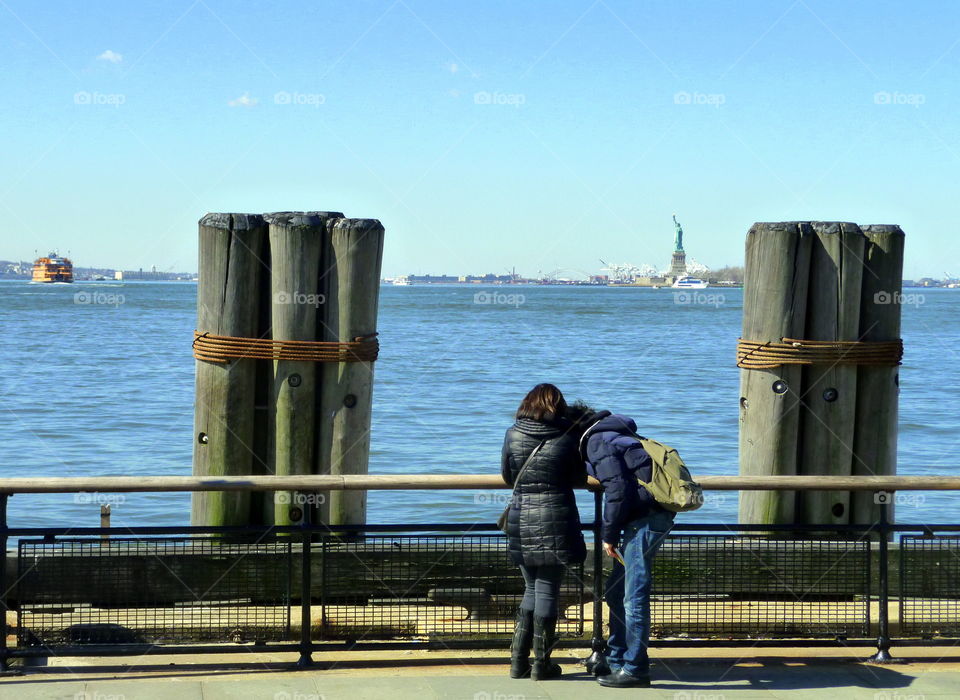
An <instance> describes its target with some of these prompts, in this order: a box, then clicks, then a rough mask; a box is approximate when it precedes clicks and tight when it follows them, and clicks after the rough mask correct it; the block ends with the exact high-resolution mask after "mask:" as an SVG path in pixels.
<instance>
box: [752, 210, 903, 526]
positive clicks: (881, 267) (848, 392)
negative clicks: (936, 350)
mask: <svg viewBox="0 0 960 700" xmlns="http://www.w3.org/2000/svg"><path fill="white" fill-rule="evenodd" d="M903 240H904V234H903V231H902V230H901V229H900V227H898V226H865V227H860V226H857V225H856V224H853V223H846V222H779V223H757V224H754V226H753V227H752V228H751V229H750V232H749V233H748V235H747V245H746V277H745V282H744V300H743V335H742V338H743V339H744V340H749V341H755V342H761V343H763V342H773V343H779V342H781V341H783V339H784V338H788V339H802V340H808V341H866V342H873V341H895V340H898V339H899V337H900V301H901V299H902V297H901V284H902V280H901V275H902V268H903ZM898 374H899V372H898V367H897V366H896V365H895V364H889V365H882V366H873V365H852V364H843V363H837V362H830V363H824V364H813V365H796V364H785V365H780V366H777V367H773V368H769V369H743V370H741V380H740V473H741V474H742V475H744V476H764V475H806V476H869V475H876V476H886V475H892V474H894V473H896V446H897V394H898ZM876 516H877V509H876V505H875V504H874V502H873V494H871V493H866V492H863V493H854V494H851V493H850V492H845V491H804V492H802V493H800V492H789V491H781V492H759V491H758V492H744V493H742V494H741V497H740V521H741V522H744V523H792V522H798V523H816V524H820V523H827V524H844V523H871V522H874V521H875V520H876Z"/></svg>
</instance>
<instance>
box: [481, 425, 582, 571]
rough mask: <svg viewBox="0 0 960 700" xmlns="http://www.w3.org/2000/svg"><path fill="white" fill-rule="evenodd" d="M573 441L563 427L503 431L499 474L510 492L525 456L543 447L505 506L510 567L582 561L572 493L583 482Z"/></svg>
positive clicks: (522, 427) (576, 436)
mask: <svg viewBox="0 0 960 700" xmlns="http://www.w3.org/2000/svg"><path fill="white" fill-rule="evenodd" d="M578 439H579V434H577V433H574V432H572V431H571V426H570V423H568V422H566V421H561V422H556V423H541V422H539V421H535V420H530V419H527V418H518V419H517V421H516V423H514V424H513V426H512V427H511V428H510V429H508V430H507V434H506V436H505V437H504V440H503V454H502V459H501V465H500V473H501V475H502V476H503V480H504V481H505V482H506V483H508V484H510V485H511V486H512V485H513V483H514V480H515V479H516V478H517V474H518V473H519V472H520V469H521V467H522V466H523V463H524V461H525V460H526V459H527V457H528V456H529V455H530V453H531V452H533V450H534V448H535V447H536V446H537V445H539V444H540V443H541V442H543V443H544V444H543V447H541V448H540V449H539V450H538V451H537V454H535V455H534V456H533V459H532V461H531V462H530V464H529V465H527V469H526V471H525V472H524V473H523V478H522V479H521V480H520V484H519V486H517V490H516V498H514V499H513V501H512V503H511V506H510V513H509V515H508V518H507V537H508V540H509V551H510V558H511V559H512V560H513V562H514V563H516V564H524V565H525V566H544V565H550V564H579V563H581V562H582V561H583V560H584V559H585V558H586V554H587V550H586V547H585V546H584V543H583V533H582V532H581V531H580V514H579V512H578V511H577V501H576V498H575V496H574V493H573V488H574V487H575V486H580V485H582V484H584V483H586V479H587V474H586V469H585V467H584V464H583V461H582V460H581V459H580V454H579V450H578V444H577V443H578Z"/></svg>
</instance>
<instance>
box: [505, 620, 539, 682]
mask: <svg viewBox="0 0 960 700" xmlns="http://www.w3.org/2000/svg"><path fill="white" fill-rule="evenodd" d="M532 644H533V611H532V610H524V609H523V608H520V609H519V610H517V624H516V627H514V628H513V643H512V644H511V645H510V677H511V678H526V677H527V676H529V675H530V647H531V645H532Z"/></svg>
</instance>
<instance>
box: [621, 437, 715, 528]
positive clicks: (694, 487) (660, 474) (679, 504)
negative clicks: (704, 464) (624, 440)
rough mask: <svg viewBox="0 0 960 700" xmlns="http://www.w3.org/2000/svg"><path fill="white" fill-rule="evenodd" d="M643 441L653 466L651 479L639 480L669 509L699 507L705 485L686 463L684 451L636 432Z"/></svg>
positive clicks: (701, 503) (693, 508)
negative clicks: (693, 474) (682, 455)
mask: <svg viewBox="0 0 960 700" xmlns="http://www.w3.org/2000/svg"><path fill="white" fill-rule="evenodd" d="M634 437H636V438H637V440H639V441H640V445H641V446H642V447H643V449H644V450H646V452H647V454H648V455H650V459H651V460H652V461H653V466H652V467H651V468H650V473H651V477H650V481H649V483H648V482H645V481H640V480H639V479H637V481H639V482H640V485H641V486H643V487H644V488H645V489H646V490H647V491H649V492H650V495H651V496H653V498H654V500H656V502H657V503H659V504H660V505H661V506H663V507H664V508H666V509H667V510H670V511H673V512H674V513H683V512H686V511H688V510H696V509H697V508H699V507H700V506H702V505H703V489H702V488H701V487H700V484H698V483H697V482H696V481H694V480H693V477H692V476H691V475H690V470H689V469H687V465H686V464H684V463H683V459H681V457H680V454H679V453H678V452H677V451H676V450H675V449H673V448H672V447H670V446H668V445H664V444H663V443H660V442H657V441H656V440H650V439H648V438H645V437H642V436H640V435H636V434H635V435H634Z"/></svg>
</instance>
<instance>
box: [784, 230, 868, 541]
mask: <svg viewBox="0 0 960 700" xmlns="http://www.w3.org/2000/svg"><path fill="white" fill-rule="evenodd" d="M812 226H813V231H814V234H815V236H814V238H813V239H812V252H811V256H810V284H809V288H808V289H809V291H808V297H807V313H806V316H807V320H806V331H805V333H804V335H803V336H801V337H802V338H803V339H804V340H840V341H851V340H859V339H860V338H859V335H858V331H859V328H860V287H861V281H862V279H863V255H864V252H863V251H864V241H865V239H864V236H863V233H862V232H861V231H860V227H859V226H857V225H856V224H853V223H837V222H820V221H814V222H812ZM801 387H802V396H801V404H802V406H803V410H802V420H801V425H800V444H799V458H798V469H797V473H798V474H807V475H821V476H828V475H829V476H849V475H850V474H852V473H853V462H854V456H853V429H854V422H855V420H856V411H857V367H856V366H855V365H841V364H836V363H829V364H815V365H810V366H807V367H804V368H803V377H802V382H801ZM800 502H801V503H802V520H803V522H807V523H833V524H843V523H849V522H850V492H849V491H810V492H805V493H803V494H801V496H800Z"/></svg>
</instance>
